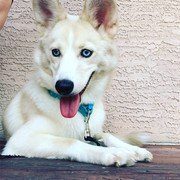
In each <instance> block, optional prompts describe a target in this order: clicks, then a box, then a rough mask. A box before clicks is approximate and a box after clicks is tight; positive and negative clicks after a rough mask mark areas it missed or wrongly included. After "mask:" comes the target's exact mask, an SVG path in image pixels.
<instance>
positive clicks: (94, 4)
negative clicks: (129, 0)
mask: <svg viewBox="0 0 180 180" xmlns="http://www.w3.org/2000/svg"><path fill="white" fill-rule="evenodd" d="M33 8H34V12H35V18H36V21H37V24H38V25H39V27H41V30H42V31H41V33H42V36H41V39H40V42H39V46H38V49H37V51H36V53H35V60H36V63H37V64H38V66H39V73H40V75H39V77H40V79H41V83H42V84H43V86H45V87H46V88H49V89H51V90H53V91H57V92H58V93H59V94H60V95H61V96H62V98H61V103H60V104H61V105H60V106H61V113H62V115H63V116H64V117H67V118H71V117H74V116H75V114H76V113H77V110H78V107H79V103H80V101H81V100H82V101H83V102H84V103H87V102H88V101H93V100H94V98H95V96H97V95H98V96H100V97H101V96H102V94H103V92H104V89H105V85H106V83H107V81H108V74H109V72H111V71H112V70H113V69H114V67H115V65H116V49H115V47H114V46H113V44H112V39H113V37H114V35H115V34H116V29H117V14H116V12H117V7H116V3H115V1H113V0H87V1H86V2H85V7H84V10H83V13H82V16H80V17H75V16H70V15H68V14H66V12H65V11H64V9H63V7H62V6H61V4H60V3H59V2H58V0H52V1H50V0H33Z"/></svg>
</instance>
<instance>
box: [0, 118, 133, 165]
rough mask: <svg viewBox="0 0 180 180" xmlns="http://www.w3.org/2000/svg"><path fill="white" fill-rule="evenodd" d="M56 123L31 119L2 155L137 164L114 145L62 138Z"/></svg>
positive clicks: (97, 162)
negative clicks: (103, 145)
mask: <svg viewBox="0 0 180 180" xmlns="http://www.w3.org/2000/svg"><path fill="white" fill-rule="evenodd" d="M55 128H56V127H55V126H53V124H52V123H51V121H48V120H46V119H45V118H42V117H38V119H35V120H31V121H30V122H27V123H26V124H25V125H23V126H22V127H21V128H20V129H19V130H18V131H17V132H15V134H14V135H13V136H12V137H11V138H10V139H9V141H8V143H7V145H6V147H5V148H4V151H3V153H2V155H19V156H26V157H41V158H58V159H71V160H76V161H80V162H87V163H94V164H102V165H112V164H114V163H116V162H117V163H118V164H119V165H125V164H126V165H133V164H134V163H135V160H134V157H133V155H132V154H130V153H129V152H125V151H124V150H121V149H119V148H114V147H109V148H105V147H97V146H93V145H90V144H86V143H84V142H81V141H79V140H76V139H70V138H64V137H59V136H57V134H56V131H55Z"/></svg>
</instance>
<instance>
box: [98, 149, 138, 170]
mask: <svg viewBox="0 0 180 180" xmlns="http://www.w3.org/2000/svg"><path fill="white" fill-rule="evenodd" d="M101 157H102V159H101V164H103V165H106V166H110V165H115V166H117V167H120V166H133V165H134V164H135V162H136V159H135V154H134V153H131V152H130V151H126V150H125V149H120V148H114V147H110V148H105V151H104V152H103V153H102V156H101Z"/></svg>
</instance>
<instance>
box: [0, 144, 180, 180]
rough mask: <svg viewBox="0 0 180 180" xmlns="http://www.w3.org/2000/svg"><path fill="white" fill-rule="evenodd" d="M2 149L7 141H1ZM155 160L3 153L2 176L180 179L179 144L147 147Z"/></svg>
mask: <svg viewBox="0 0 180 180" xmlns="http://www.w3.org/2000/svg"><path fill="white" fill-rule="evenodd" d="M0 144H1V148H2V147H3V144H4V143H0ZM147 148H148V149H149V150H151V151H152V152H153V154H154V161H153V162H152V163H137V164H136V165H135V166H133V167H121V168H116V167H104V166H99V165H92V164H86V163H79V162H72V161H65V160H48V159H39V158H24V157H6V156H5V157H3V156H0V179H12V178H13V179H24V178H26V179H68V180H71V179H90V180H96V179H97V180H99V179H104V180H105V179H113V180H114V179H122V180H123V179H140V180H143V179H144V180H150V179H155V180H161V179H162V180H164V179H173V180H176V179H177V180H180V147H179V146H148V147H147Z"/></svg>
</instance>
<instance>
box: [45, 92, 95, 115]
mask: <svg viewBox="0 0 180 180" xmlns="http://www.w3.org/2000/svg"><path fill="white" fill-rule="evenodd" d="M47 91H48V94H49V95H50V96H51V97H53V98H54V99H59V100H60V99H61V96H60V95H59V94H58V93H55V92H54V91H52V90H50V89H47ZM93 107H94V104H93V103H89V104H81V105H80V106H79V109H78V112H79V113H81V115H82V116H83V117H84V118H87V117H89V116H90V115H91V114H92V111H93Z"/></svg>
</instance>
